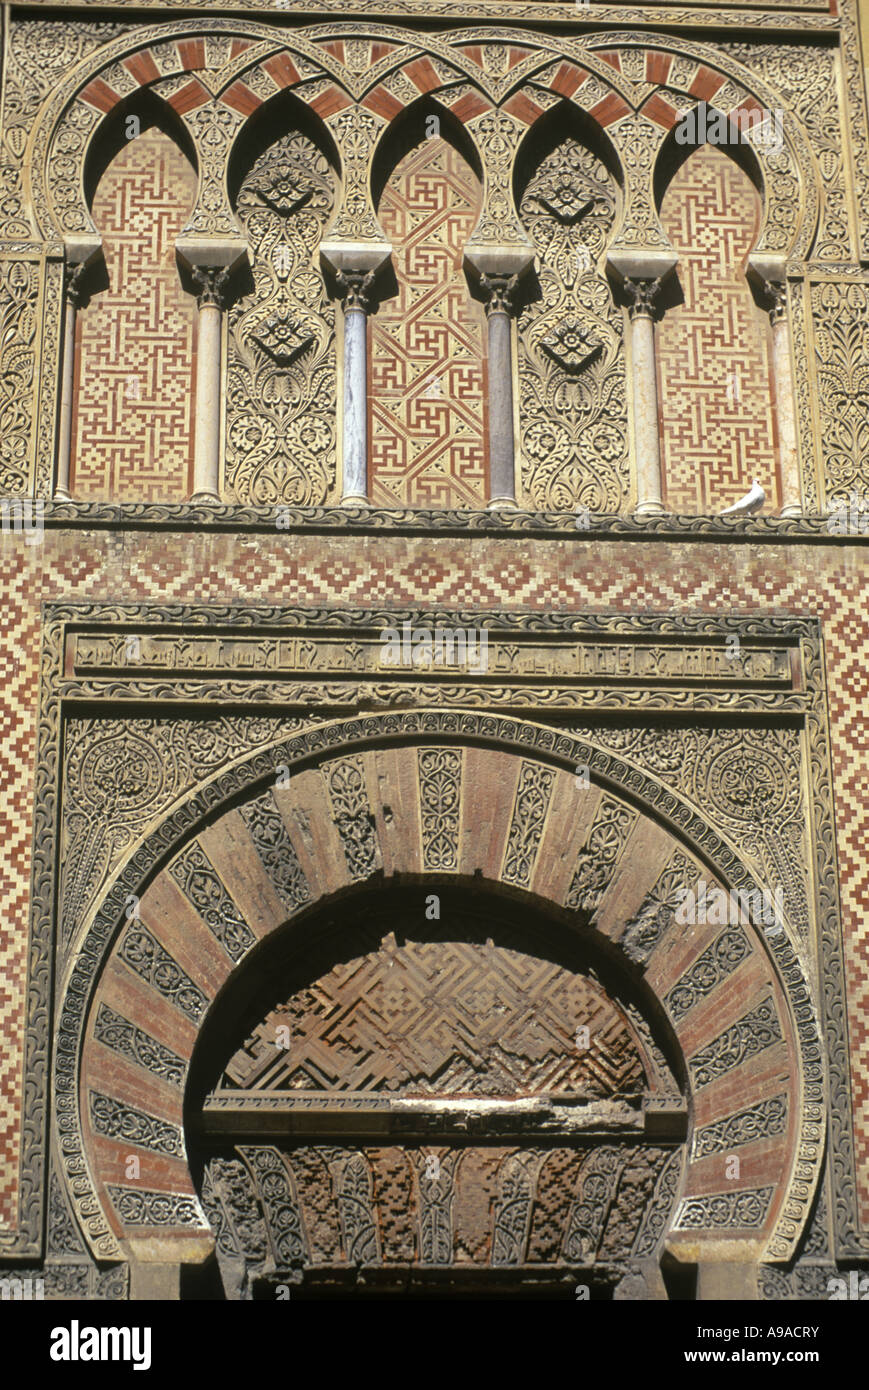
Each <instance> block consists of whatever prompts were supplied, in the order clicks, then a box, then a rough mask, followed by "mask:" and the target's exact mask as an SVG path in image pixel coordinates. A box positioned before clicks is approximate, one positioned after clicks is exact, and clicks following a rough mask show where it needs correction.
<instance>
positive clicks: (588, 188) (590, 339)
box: [518, 138, 630, 512]
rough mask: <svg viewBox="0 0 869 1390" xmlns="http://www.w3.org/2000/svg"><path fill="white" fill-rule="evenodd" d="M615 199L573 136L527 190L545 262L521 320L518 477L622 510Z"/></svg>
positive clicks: (561, 500) (547, 497) (524, 203)
mask: <svg viewBox="0 0 869 1390" xmlns="http://www.w3.org/2000/svg"><path fill="white" fill-rule="evenodd" d="M616 206H617V203H616V191H615V188H614V187H613V184H612V180H611V178H610V176H609V174H608V172H607V170H606V169H605V167H604V165H603V164H602V162H601V161H600V160H599V159H598V158H597V157H596V156H595V155H594V154H592V153H591V151H590V150H587V149H586V148H585V147H584V146H583V145H581V144H580V143H579V141H578V140H576V139H573V138H569V139H567V140H565V141H563V142H562V143H561V144H560V145H558V146H557V148H556V149H555V150H554V151H553V152H552V153H551V154H550V155H548V156H547V157H546V158H545V159H544V160H542V162H541V163H540V164H539V165H538V167H537V169H536V171H535V172H534V174H533V175H532V177H531V179H530V180H529V182H528V184H527V185H526V187H525V190H524V193H523V195H522V198H521V202H520V215H521V218H522V221H523V224H524V225H525V227H527V229H528V231H529V233H530V235H531V238H532V241H533V242H534V246H535V249H536V251H537V258H538V262H539V266H540V269H539V283H540V298H539V299H537V300H533V301H532V302H531V303H530V304H528V305H527V306H526V308H525V309H524V310H523V312H522V314H521V315H520V318H519V325H518V330H519V331H518V339H519V416H520V420H521V428H522V459H523V473H524V476H523V480H522V481H523V487H524V490H525V492H526V494H527V495H528V496H529V498H530V499H531V504H532V505H533V506H535V507H538V508H549V507H552V508H558V509H563V510H568V509H574V508H577V507H582V506H585V507H587V508H588V509H589V511H596V512H597V511H620V510H621V509H622V507H623V506H624V504H625V501H626V498H627V495H628V491H629V488H630V479H629V462H628V440H627V396H626V388H625V367H624V354H623V350H622V314H621V311H620V310H618V309H616V307H615V305H614V304H613V300H612V293H611V290H610V287H609V284H608V283H607V280H606V277H605V275H604V274H603V272H602V271H601V269H600V266H601V263H602V258H603V256H604V254H605V251H606V247H607V241H608V237H609V234H610V232H611V230H612V227H613V224H614V221H615V217H616Z"/></svg>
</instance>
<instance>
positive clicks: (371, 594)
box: [0, 531, 869, 1225]
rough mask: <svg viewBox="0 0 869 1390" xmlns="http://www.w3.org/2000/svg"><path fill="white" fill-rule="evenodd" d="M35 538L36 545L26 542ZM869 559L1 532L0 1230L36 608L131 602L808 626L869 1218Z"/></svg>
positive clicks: (8, 1190)
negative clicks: (768, 620)
mask: <svg viewBox="0 0 869 1390" xmlns="http://www.w3.org/2000/svg"><path fill="white" fill-rule="evenodd" d="M28 539H32V537H28ZM864 555H865V551H864V550H862V549H859V548H856V547H854V548H852V547H843V548H835V549H833V548H826V547H823V546H799V545H790V544H788V545H776V546H767V547H764V546H759V545H751V544H727V545H718V544H711V543H695V544H692V543H674V542H671V541H669V542H659V543H655V542H648V543H645V542H642V543H628V542H599V541H594V540H591V539H589V540H585V539H582V538H578V539H577V540H575V541H574V540H570V541H567V540H551V541H534V540H530V539H523V540H519V539H515V538H514V539H506V538H505V539H500V538H488V539H486V540H485V542H481V540H480V539H479V538H470V537H469V538H460V539H457V538H446V537H437V536H427V537H408V536H398V535H388V534H380V535H378V536H376V537H371V538H370V539H363V538H360V537H358V536H354V537H350V536H346V537H341V536H328V537H324V536H316V535H310V536H306V535H283V536H274V537H272V536H237V537H232V536H228V535H222V534H205V533H192V534H191V533H189V532H187V533H184V534H179V535H177V536H174V537H173V536H169V535H166V534H159V533H147V532H141V531H139V532H132V531H131V532H126V533H124V532H114V533H112V532H94V533H90V534H89V533H84V532H72V531H69V532H65V533H60V532H53V531H49V532H46V533H45V535H44V536H43V537H42V543H41V544H36V545H26V544H25V538H24V537H22V536H20V535H15V534H12V533H8V532H7V533H2V534H0V582H2V584H3V592H4V593H5V594H6V596H7V610H6V613H7V616H6V627H5V632H4V634H3V639H2V643H0V669H2V670H3V672H4V674H5V677H6V690H7V702H6V704H7V708H6V712H5V715H4V718H5V721H6V722H5V723H4V734H5V738H4V740H3V748H2V755H0V776H2V785H3V788H4V792H5V795H4V799H3V818H4V832H5V845H6V861H7V865H6V869H5V877H4V878H3V880H2V881H0V899H2V909H3V926H2V929H0V967H2V979H3V985H2V989H0V1027H2V1030H3V1036H4V1048H3V1061H2V1067H0V1143H2V1162H3V1166H2V1179H0V1198H2V1204H3V1205H2V1218H3V1220H4V1221H5V1222H6V1223H7V1225H8V1224H9V1223H10V1222H11V1221H12V1220H13V1219H14V1211H15V1199H16V1171H17V1156H18V1144H19V1128H20V1104H21V1095H22V1078H21V1054H20V1041H21V1036H22V1032H23V1006H24V971H25V963H26V962H25V941H26V933H27V922H28V910H29V873H30V835H31V824H30V806H31V803H32V797H33V764H34V756H35V732H36V730H35V720H36V709H37V698H38V658H39V605H40V604H41V603H42V602H46V601H51V600H54V599H61V598H62V599H66V600H75V599H78V600H85V601H86V600H94V601H96V600H102V601H113V600H118V599H124V600H126V601H129V602H135V601H152V602H172V601H178V602H187V601H189V602H204V603H251V604H263V603H278V604H287V605H309V604H329V603H336V604H342V605H344V604H350V605H365V604H372V603H384V604H395V605H413V604H414V603H415V602H419V603H420V606H426V607H427V606H430V605H434V604H443V605H447V606H451V607H457V608H461V607H466V606H467V607H472V606H479V607H491V608H505V607H511V606H512V607H517V608H530V609H538V610H541V611H551V610H553V609H565V610H573V611H603V610H621V611H635V612H636V611H639V612H649V613H654V612H656V611H657V612H664V611H678V612H683V613H702V612H709V613H713V614H715V615H716V616H719V617H720V616H722V615H724V614H727V613H728V612H732V613H734V614H745V613H750V612H752V611H763V612H766V613H768V612H781V613H793V614H800V615H805V614H815V615H817V616H818V617H819V618H820V619H821V622H822V624H823V634H824V641H825V647H826V660H827V677H828V683H829V692H830V695H829V699H830V717H831V732H832V751H833V768H834V793H835V804H834V811H835V818H836V835H837V845H838V856H839V871H840V876H841V888H842V907H843V921H844V931H845V949H846V966H847V992H848V1010H849V1025H850V1037H851V1048H852V1057H851V1060H852V1068H853V1073H854V1077H855V1081H854V1088H855V1093H854V1107H855V1114H856V1126H857V1155H858V1173H859V1178H860V1193H861V1201H862V1210H863V1219H864V1221H869V1028H867V1025H866V1022H865V1019H866V1017H867V1011H869V930H867V928H866V926H865V922H866V917H867V910H869V871H867V869H866V862H867V846H869V816H867V810H866V807H867V805H869V795H867V792H869V762H867V755H866V748H865V733H864V724H863V719H862V714H863V708H864V703H865V700H866V698H867V693H869V692H867V686H869V676H867V669H869V640H867V634H866V624H865V617H864V606H863V602H862V597H861V595H862V592H863V590H864V588H865V583H866V574H865V560H864V558H863V557H864Z"/></svg>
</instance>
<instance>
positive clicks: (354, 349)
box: [341, 303, 369, 504]
mask: <svg viewBox="0 0 869 1390" xmlns="http://www.w3.org/2000/svg"><path fill="white" fill-rule="evenodd" d="M367 317H368V316H367V314H366V312H365V309H364V307H363V306H362V305H361V304H350V303H348V304H347V305H346V306H345V310H344V495H343V497H342V499H341V500H342V502H344V503H348V504H350V503H354V502H356V503H367V502H368V500H369V499H368V333H367Z"/></svg>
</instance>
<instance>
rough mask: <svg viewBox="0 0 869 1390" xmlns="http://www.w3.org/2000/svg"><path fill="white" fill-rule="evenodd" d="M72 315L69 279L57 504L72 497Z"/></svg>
mask: <svg viewBox="0 0 869 1390" xmlns="http://www.w3.org/2000/svg"><path fill="white" fill-rule="evenodd" d="M75 315H76V297H75V293H74V290H73V276H70V278H69V281H68V283H67V290H66V303H65V305H64V315H63V361H62V364H61V378H60V418H59V421H58V432H57V472H56V475H55V483H54V495H55V497H57V498H59V499H60V500H61V501H67V500H69V498H70V497H71V496H72V494H71V493H70V490H69V470H70V461H71V458H72V397H73V390H74V387H75Z"/></svg>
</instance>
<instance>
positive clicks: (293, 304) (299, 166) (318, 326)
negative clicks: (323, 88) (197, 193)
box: [226, 134, 336, 506]
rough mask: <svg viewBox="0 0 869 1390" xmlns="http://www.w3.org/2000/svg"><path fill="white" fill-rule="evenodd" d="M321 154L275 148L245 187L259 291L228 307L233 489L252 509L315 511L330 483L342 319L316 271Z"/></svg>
mask: <svg viewBox="0 0 869 1390" xmlns="http://www.w3.org/2000/svg"><path fill="white" fill-rule="evenodd" d="M333 201H334V185H333V176H332V171H331V169H330V167H329V163H328V160H327V159H326V157H325V156H324V155H323V154H322V153H321V152H320V151H319V150H318V149H317V147H316V146H315V145H314V144H313V142H312V141H311V140H309V139H308V138H307V136H304V135H301V134H292V135H285V136H282V137H281V138H280V139H279V140H276V141H275V143H274V144H273V145H271V146H270V147H269V148H268V149H267V150H266V151H265V153H263V154H262V155H260V157H259V158H258V159H257V160H256V162H255V163H254V165H253V167H252V168H251V169H250V171H249V172H248V173H247V175H246V176H245V178H244V179H243V181H242V184H241V188H240V190H239V194H238V204H237V215H238V219H239V221H240V222H241V224H242V226H243V227H244V230H245V234H246V237H247V240H248V244H249V246H250V249H251V262H252V268H253V281H254V289H253V292H252V293H251V294H248V295H246V296H245V297H244V298H242V299H241V300H239V301H238V302H237V303H236V304H234V305H233V306H232V307H231V308H230V310H229V315H228V319H229V323H228V339H227V355H228V362H227V421H226V487H227V493H228V495H229V497H230V498H231V499H232V500H234V501H238V502H245V503H255V504H264V505H268V504H273V503H282V502H285V503H288V504H296V505H301V506H316V505H317V504H319V503H322V502H325V501H326V500H327V499H328V498H329V497H330V496H331V493H332V489H333V486H334V481H335V447H336V443H335V408H334V402H335V391H336V376H335V314H334V309H333V307H332V304H331V303H330V301H329V299H328V297H327V294H326V288H325V285H324V283H323V278H322V276H321V274H320V270H319V267H318V265H317V260H316V256H317V250H318V247H319V244H320V241H321V238H322V235H323V231H324V230H325V227H326V225H327V223H328V222H329V218H330V216H331V212H332V206H333Z"/></svg>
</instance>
